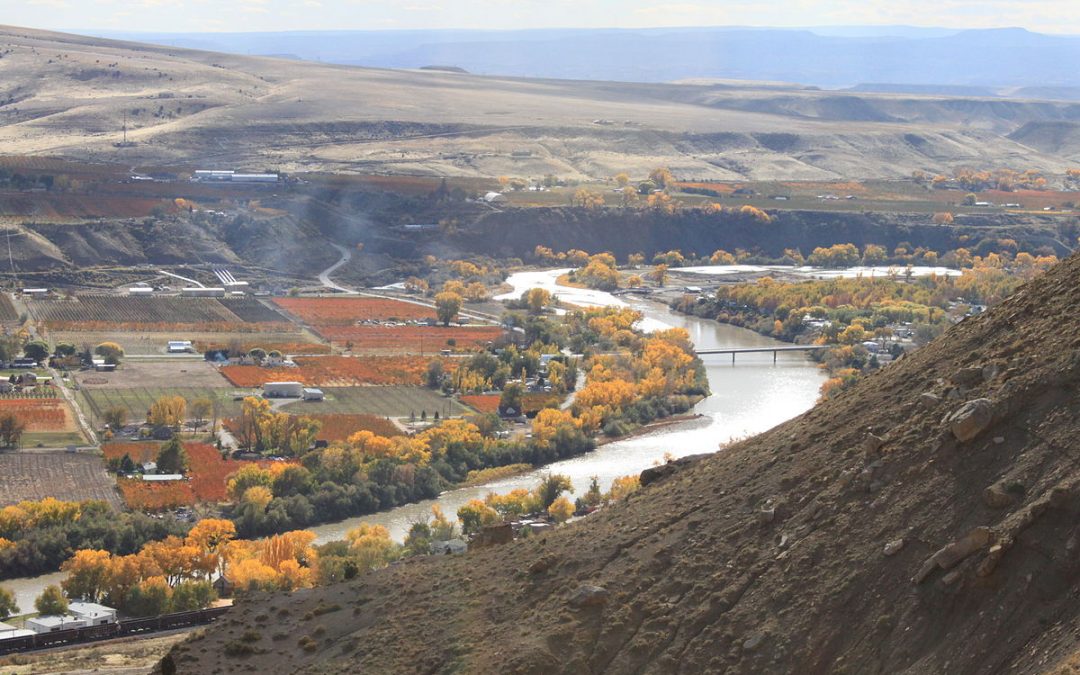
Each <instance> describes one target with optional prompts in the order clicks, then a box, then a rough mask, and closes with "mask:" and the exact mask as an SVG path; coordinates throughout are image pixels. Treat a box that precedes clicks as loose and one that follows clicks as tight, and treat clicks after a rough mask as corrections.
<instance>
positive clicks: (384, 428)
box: [225, 403, 402, 441]
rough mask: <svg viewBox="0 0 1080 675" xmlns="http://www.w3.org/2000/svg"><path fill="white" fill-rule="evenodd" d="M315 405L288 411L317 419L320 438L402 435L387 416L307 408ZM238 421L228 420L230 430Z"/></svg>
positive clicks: (233, 428)
mask: <svg viewBox="0 0 1080 675" xmlns="http://www.w3.org/2000/svg"><path fill="white" fill-rule="evenodd" d="M315 405H318V404H315V403H313V404H312V405H311V406H299V407H298V408H297V409H295V410H289V411H288V412H290V413H295V414H297V415H303V416H305V417H310V418H311V419H313V420H316V421H317V422H318V423H319V425H320V426H319V433H318V434H316V436H315V438H316V439H318V440H323V441H344V440H346V439H348V438H349V436H352V435H353V434H355V433H356V432H358V431H370V432H371V433H373V434H376V435H378V436H387V437H389V436H400V435H402V431H401V429H399V428H398V427H397V425H396V424H394V423H393V422H392V421H391V420H389V419H387V418H386V417H382V416H379V415H370V414H367V413H357V414H352V413H322V412H318V413H316V412H308V410H307V409H306V408H307V407H314V406H315ZM301 408H303V409H301ZM320 410H321V408H320ZM237 422H238V420H237V419H236V418H233V419H230V420H226V422H225V424H226V426H228V428H229V429H230V430H232V431H234V432H235V429H236V423H237Z"/></svg>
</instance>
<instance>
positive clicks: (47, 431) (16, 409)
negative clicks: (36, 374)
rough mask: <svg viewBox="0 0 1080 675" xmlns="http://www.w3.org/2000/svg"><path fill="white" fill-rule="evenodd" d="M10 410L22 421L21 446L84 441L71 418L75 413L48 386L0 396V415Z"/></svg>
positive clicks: (43, 446) (52, 445) (74, 420)
mask: <svg viewBox="0 0 1080 675" xmlns="http://www.w3.org/2000/svg"><path fill="white" fill-rule="evenodd" d="M6 413H13V414H14V415H15V416H16V417H17V418H18V419H20V420H22V421H23V422H24V423H25V424H26V431H25V432H24V433H23V435H22V439H21V440H20V445H21V446H22V447H24V448H35V447H36V448H46V447H48V448H55V447H62V446H65V445H78V444H80V443H85V442H86V438H84V437H83V435H82V432H81V431H80V430H79V425H78V422H77V421H76V419H75V412H74V411H73V410H72V409H71V406H70V405H69V404H68V402H67V401H65V400H64V399H62V398H58V397H56V396H55V392H53V391H52V390H51V389H49V390H46V391H42V390H38V391H37V392H34V393H31V394H29V395H28V396H23V397H19V395H18V394H6V395H4V398H0V415H3V414H6Z"/></svg>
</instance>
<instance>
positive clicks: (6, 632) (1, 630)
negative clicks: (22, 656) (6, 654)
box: [0, 623, 34, 640]
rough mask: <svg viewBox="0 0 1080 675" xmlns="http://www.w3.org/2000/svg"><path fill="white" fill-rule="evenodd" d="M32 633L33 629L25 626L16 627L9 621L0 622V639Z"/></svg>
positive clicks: (25, 635)
mask: <svg viewBox="0 0 1080 675" xmlns="http://www.w3.org/2000/svg"><path fill="white" fill-rule="evenodd" d="M28 635H34V631H32V630H26V629H25V628H17V627H15V626H12V625H11V624H9V623H0V640H6V639H8V638H17V637H27V636H28Z"/></svg>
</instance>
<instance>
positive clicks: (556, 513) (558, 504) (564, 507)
mask: <svg viewBox="0 0 1080 675" xmlns="http://www.w3.org/2000/svg"><path fill="white" fill-rule="evenodd" d="M547 513H548V515H549V516H551V519H552V520H554V521H555V522H556V523H565V522H566V521H568V520H570V517H571V516H573V515H574V505H573V503H571V501H570V500H569V499H567V498H566V497H562V496H560V497H557V498H556V499H555V501H553V502H552V503H551V506H549V507H548V508H547Z"/></svg>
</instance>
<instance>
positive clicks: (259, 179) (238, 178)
mask: <svg viewBox="0 0 1080 675" xmlns="http://www.w3.org/2000/svg"><path fill="white" fill-rule="evenodd" d="M192 180H195V181H200V182H208V183H276V182H278V181H279V180H280V177H279V176H278V174H276V173H236V172H235V171H206V170H202V169H200V170H198V171H196V172H195V176H194V177H193V178H192Z"/></svg>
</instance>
